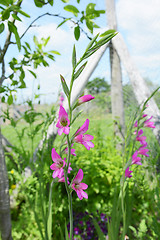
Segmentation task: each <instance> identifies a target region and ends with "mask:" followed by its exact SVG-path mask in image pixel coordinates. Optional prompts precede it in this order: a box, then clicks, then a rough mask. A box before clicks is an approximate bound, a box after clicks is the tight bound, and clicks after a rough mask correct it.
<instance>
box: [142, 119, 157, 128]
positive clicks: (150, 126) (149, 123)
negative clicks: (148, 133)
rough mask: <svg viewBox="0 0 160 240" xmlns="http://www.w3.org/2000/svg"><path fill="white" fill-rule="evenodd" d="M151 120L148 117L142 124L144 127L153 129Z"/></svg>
mask: <svg viewBox="0 0 160 240" xmlns="http://www.w3.org/2000/svg"><path fill="white" fill-rule="evenodd" d="M151 119H152V117H150V118H149V119H148V120H146V121H145V122H144V127H149V128H155V126H154V122H150V120H151Z"/></svg>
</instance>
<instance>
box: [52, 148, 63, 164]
mask: <svg viewBox="0 0 160 240" xmlns="http://www.w3.org/2000/svg"><path fill="white" fill-rule="evenodd" d="M51 156H52V160H53V162H55V163H58V162H59V161H58V160H62V158H61V157H60V156H59V155H58V153H57V152H56V150H55V148H52V153H51Z"/></svg>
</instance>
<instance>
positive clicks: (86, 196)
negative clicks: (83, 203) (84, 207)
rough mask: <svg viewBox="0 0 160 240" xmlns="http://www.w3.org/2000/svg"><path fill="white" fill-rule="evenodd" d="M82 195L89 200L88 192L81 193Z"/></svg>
mask: <svg viewBox="0 0 160 240" xmlns="http://www.w3.org/2000/svg"><path fill="white" fill-rule="evenodd" d="M81 194H82V196H83V197H84V198H86V199H88V194H87V193H86V192H84V191H83V190H82V191H81Z"/></svg>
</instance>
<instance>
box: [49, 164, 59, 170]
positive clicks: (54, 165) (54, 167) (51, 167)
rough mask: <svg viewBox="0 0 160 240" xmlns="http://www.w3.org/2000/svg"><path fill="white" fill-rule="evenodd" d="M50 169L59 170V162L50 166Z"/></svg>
mask: <svg viewBox="0 0 160 240" xmlns="http://www.w3.org/2000/svg"><path fill="white" fill-rule="evenodd" d="M50 169H51V170H57V169H58V168H57V164H56V163H53V164H52V165H51V166H50Z"/></svg>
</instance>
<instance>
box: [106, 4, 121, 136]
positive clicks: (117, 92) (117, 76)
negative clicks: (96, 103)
mask: <svg viewBox="0 0 160 240" xmlns="http://www.w3.org/2000/svg"><path fill="white" fill-rule="evenodd" d="M106 13H107V19H108V27H109V28H110V29H115V30H117V20H116V12H115V4H114V0H106ZM110 65H111V102H112V117H113V120H115V134H116V135H117V136H120V137H122V135H124V131H125V120H124V104H123V89H122V74H121V64H120V59H119V56H118V54H117V51H116V49H115V48H114V46H113V43H112V40H111V42H110ZM116 123H118V124H119V125H120V126H119V127H120V129H121V131H120V129H119V127H118V125H117V124H116Z"/></svg>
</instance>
